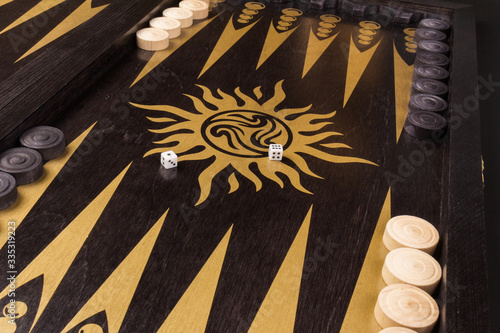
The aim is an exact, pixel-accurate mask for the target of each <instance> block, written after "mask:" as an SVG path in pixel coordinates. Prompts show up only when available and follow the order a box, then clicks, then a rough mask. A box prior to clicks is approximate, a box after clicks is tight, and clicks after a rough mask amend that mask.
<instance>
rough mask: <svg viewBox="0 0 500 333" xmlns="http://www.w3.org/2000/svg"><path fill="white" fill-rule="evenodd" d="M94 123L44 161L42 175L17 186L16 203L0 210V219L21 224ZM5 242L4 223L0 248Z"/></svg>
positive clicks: (17, 225) (5, 228)
mask: <svg viewBox="0 0 500 333" xmlns="http://www.w3.org/2000/svg"><path fill="white" fill-rule="evenodd" d="M95 124H96V123H94V124H93V125H92V126H90V127H89V128H88V129H87V130H86V131H85V132H83V133H82V134H80V136H79V137H77V138H76V139H75V140H73V142H71V143H70V144H69V145H68V146H67V147H66V149H65V150H64V153H63V154H62V155H61V156H59V157H58V158H56V159H54V160H51V161H49V162H47V163H45V165H44V167H43V168H44V171H43V175H42V177H41V178H40V179H38V180H36V181H35V182H33V183H31V184H28V185H23V186H19V187H18V188H17V191H18V199H17V201H16V203H15V204H13V205H12V206H10V207H9V208H7V209H4V210H2V211H0V221H5V223H7V221H14V222H15V223H16V228H18V227H19V225H21V223H22V222H23V220H24V218H25V217H26V215H28V213H29V212H30V210H31V209H32V208H33V207H34V206H35V204H36V202H37V201H38V200H39V199H40V198H41V196H42V195H43V193H44V192H45V191H46V190H47V188H48V187H49V185H50V184H51V183H52V181H53V180H54V179H55V178H56V177H57V175H58V174H59V172H60V171H61V169H62V168H63V167H64V165H65V164H66V162H68V160H69V159H70V158H71V156H73V153H74V152H75V151H76V149H77V148H78V147H79V146H80V144H81V143H82V142H83V140H84V139H85V138H86V137H87V135H88V134H89V133H90V131H91V130H92V128H93V127H94V126H95ZM6 242H7V225H5V227H0V248H2V247H3V246H4V245H5V243H6Z"/></svg>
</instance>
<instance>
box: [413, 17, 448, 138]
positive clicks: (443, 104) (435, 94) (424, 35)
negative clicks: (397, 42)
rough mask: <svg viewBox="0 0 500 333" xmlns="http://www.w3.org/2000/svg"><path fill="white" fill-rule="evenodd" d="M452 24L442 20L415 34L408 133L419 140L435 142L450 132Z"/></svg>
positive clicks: (422, 24) (422, 23) (421, 26)
mask: <svg viewBox="0 0 500 333" xmlns="http://www.w3.org/2000/svg"><path fill="white" fill-rule="evenodd" d="M450 29H451V27H450V24H449V23H448V22H445V21H443V20H438V19H432V18H429V19H424V20H422V21H420V24H419V27H418V29H417V31H416V32H415V38H414V40H415V43H417V45H418V47H417V55H416V59H415V70H414V73H413V83H412V88H411V91H410V94H411V98H410V103H409V105H408V117H407V118H406V122H405V125H404V129H405V131H406V132H407V133H408V134H410V135H411V136H413V137H416V138H418V139H431V138H433V137H434V136H435V135H436V134H442V133H444V132H445V131H446V127H447V124H448V122H447V120H446V118H445V117H446V114H447V110H448V101H447V99H448V91H449V87H448V79H449V76H450V74H449V72H448V67H449V64H450V58H449V55H450V46H449V44H448V41H449V35H450Z"/></svg>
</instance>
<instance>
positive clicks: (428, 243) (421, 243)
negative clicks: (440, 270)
mask: <svg viewBox="0 0 500 333" xmlns="http://www.w3.org/2000/svg"><path fill="white" fill-rule="evenodd" d="M383 241H384V245H385V247H387V249H388V250H389V251H392V250H394V249H397V248H400V247H409V248H413V249H417V250H421V251H424V252H426V253H428V254H430V255H432V254H433V253H434V251H435V250H436V247H437V245H438V243H439V233H438V231H437V230H436V228H435V227H434V226H433V225H432V224H430V223H429V222H427V221H426V220H424V219H422V218H419V217H416V216H410V215H400V216H395V217H393V218H392V219H390V220H389V222H387V226H386V228H385V232H384V237H383Z"/></svg>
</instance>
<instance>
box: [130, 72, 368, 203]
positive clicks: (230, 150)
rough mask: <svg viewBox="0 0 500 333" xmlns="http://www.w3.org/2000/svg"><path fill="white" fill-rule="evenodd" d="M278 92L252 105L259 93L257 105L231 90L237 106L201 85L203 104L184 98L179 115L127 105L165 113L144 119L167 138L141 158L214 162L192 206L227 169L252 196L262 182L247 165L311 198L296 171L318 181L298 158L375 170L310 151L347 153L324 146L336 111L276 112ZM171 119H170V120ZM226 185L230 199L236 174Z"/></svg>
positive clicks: (169, 109) (162, 107)
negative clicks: (279, 154) (278, 152)
mask: <svg viewBox="0 0 500 333" xmlns="http://www.w3.org/2000/svg"><path fill="white" fill-rule="evenodd" d="M282 86H283V80H282V81H280V82H278V83H277V84H276V86H275V88H274V96H273V97H271V98H270V99H269V100H267V101H265V102H263V103H262V104H261V103H259V102H258V101H257V100H259V99H260V98H261V97H262V93H261V91H260V87H257V88H255V89H254V94H255V96H256V97H257V100H256V99H253V98H252V97H250V96H248V95H246V94H244V93H242V92H241V91H240V88H239V87H238V88H236V89H235V91H234V93H235V95H236V96H237V97H239V98H240V99H241V100H243V102H244V104H243V105H241V106H240V105H238V102H237V100H236V98H235V97H233V96H231V95H228V94H226V93H224V92H222V91H221V90H217V92H218V94H219V96H220V97H221V98H218V97H215V96H214V95H213V94H212V92H211V91H210V89H208V88H207V87H204V86H201V85H198V87H199V88H201V90H203V100H202V99H200V98H198V97H195V96H190V95H187V94H184V95H185V96H187V97H189V98H190V99H191V100H192V101H193V104H194V108H195V109H196V110H195V111H188V110H183V109H180V108H177V107H175V106H171V105H141V104H135V103H131V104H132V105H133V106H135V107H137V108H141V109H145V110H152V111H162V112H165V115H162V116H161V117H147V118H148V119H149V120H150V121H152V122H155V123H168V126H167V127H165V128H161V129H150V130H149V131H151V132H153V133H157V134H163V135H165V136H166V138H164V139H162V140H159V141H155V142H154V143H155V144H157V145H163V147H160V148H155V149H152V150H150V151H148V152H147V153H146V154H145V155H144V157H146V156H149V155H151V154H157V153H161V152H164V151H166V150H170V149H172V150H174V152H175V153H176V154H177V155H179V161H193V160H205V159H209V158H212V157H215V161H214V162H213V163H212V164H211V165H210V166H209V167H207V168H206V169H205V170H204V171H203V172H202V173H201V174H200V176H199V178H198V182H199V186H200V190H201V194H200V198H199V199H198V202H197V203H196V205H199V204H201V203H203V202H204V201H205V200H206V199H207V198H208V196H209V194H210V190H211V187H212V180H213V178H214V177H215V176H217V175H218V174H219V173H220V172H221V171H223V170H224V169H226V168H228V167H229V166H232V167H233V168H234V169H235V170H236V171H237V172H238V173H239V174H240V175H241V176H243V177H245V178H247V179H248V180H250V181H252V182H253V183H254V184H255V188H256V191H259V190H260V189H261V188H262V180H261V179H260V178H259V176H258V175H257V174H256V173H255V172H254V171H252V170H251V168H250V165H252V164H256V165H257V168H258V171H259V172H260V173H261V175H262V176H264V177H266V178H268V179H270V180H272V181H274V182H276V183H277V184H279V186H280V187H281V188H283V187H284V182H283V180H282V179H281V178H280V177H279V176H278V174H282V175H284V176H286V177H288V179H289V180H290V183H291V184H292V186H294V187H295V188H296V189H297V190H299V191H302V192H304V193H308V194H312V193H311V192H309V191H308V190H307V189H305V188H304V187H303V186H302V184H301V183H300V174H299V171H298V170H300V171H301V172H303V173H305V174H307V175H309V176H313V177H317V178H322V177H321V176H318V175H317V174H315V173H314V172H312V171H311V169H310V168H309V166H308V165H307V161H306V159H304V158H303V157H302V156H301V154H305V155H310V156H313V157H315V158H319V159H322V160H325V161H328V162H332V163H367V164H372V165H376V164H374V163H372V162H370V161H367V160H364V159H361V158H356V157H350V156H339V155H334V154H331V153H327V152H325V151H323V150H319V149H317V148H315V147H314V146H313V145H320V146H322V147H324V148H327V149H328V148H329V149H333V148H348V149H351V147H349V146H348V145H346V144H343V143H340V142H327V143H324V141H331V140H332V139H333V138H334V137H336V136H341V135H342V134H341V133H338V132H332V131H330V130H325V126H328V125H331V124H333V123H332V122H331V119H332V117H333V116H334V115H335V113H336V112H335V111H333V112H331V113H328V114H313V113H309V110H310V109H311V107H312V105H309V106H306V107H304V108H286V109H282V110H279V111H275V109H276V107H277V106H278V105H279V104H280V103H281V102H282V101H283V100H284V99H285V97H286V95H285V92H284V91H283V87H282ZM207 103H208V104H211V105H214V106H215V107H216V109H211V108H209V107H208V106H207V105H206V104H207ZM173 115H175V117H172V116H173ZM178 117H182V120H178ZM271 143H275V144H281V145H283V150H284V157H283V161H282V163H280V162H276V161H270V160H269V158H268V149H269V145H270V144H271ZM166 146H168V148H166ZM193 151H194V152H193ZM228 182H229V184H230V187H231V188H230V191H229V193H232V192H234V191H236V190H237V189H238V187H239V182H238V179H237V178H236V175H235V173H232V174H231V175H230V176H229V177H228Z"/></svg>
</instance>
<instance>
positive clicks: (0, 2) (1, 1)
mask: <svg viewBox="0 0 500 333" xmlns="http://www.w3.org/2000/svg"><path fill="white" fill-rule="evenodd" d="M12 1H13V0H0V7H2V6H3V5H6V4H8V3H10V2H12ZM4 31H5V30H4ZM2 32H3V31H2ZM2 32H0V34H1V33H2Z"/></svg>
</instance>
